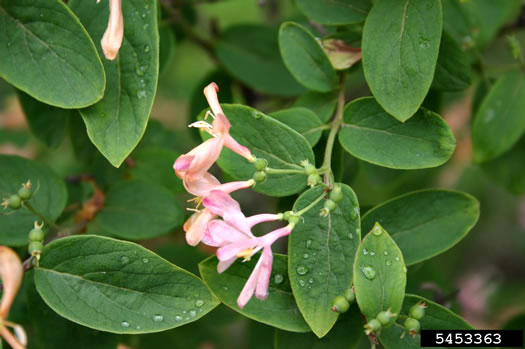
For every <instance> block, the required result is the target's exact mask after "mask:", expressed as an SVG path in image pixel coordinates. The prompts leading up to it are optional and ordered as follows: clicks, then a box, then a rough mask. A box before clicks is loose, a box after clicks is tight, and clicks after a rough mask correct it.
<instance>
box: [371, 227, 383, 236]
mask: <svg viewBox="0 0 525 349" xmlns="http://www.w3.org/2000/svg"><path fill="white" fill-rule="evenodd" d="M372 234H374V235H375V236H380V235H381V234H383V229H381V227H380V226H379V225H376V226H375V227H374V228H373V229H372Z"/></svg>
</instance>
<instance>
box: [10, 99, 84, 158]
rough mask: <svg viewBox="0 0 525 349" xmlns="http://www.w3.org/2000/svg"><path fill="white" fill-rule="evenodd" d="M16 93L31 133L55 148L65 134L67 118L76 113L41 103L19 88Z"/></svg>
mask: <svg viewBox="0 0 525 349" xmlns="http://www.w3.org/2000/svg"><path fill="white" fill-rule="evenodd" d="M17 94H18V100H19V101H20V104H21V106H22V109H23V111H24V114H25V116H26V120H27V123H28V125H29V128H30V129H31V133H32V134H33V135H34V136H35V137H36V138H38V139H39V140H40V141H42V142H43V143H44V144H45V145H47V146H48V147H51V148H57V147H58V146H59V145H60V144H62V142H63V141H64V137H65V135H66V127H67V119H68V117H69V116H70V115H73V114H76V113H75V112H72V111H71V110H67V109H60V108H57V107H53V106H51V105H49V104H45V103H41V102H39V101H38V100H36V99H34V98H33V97H31V96H29V95H28V94H26V93H24V92H22V91H20V90H18V91H17ZM73 116H74V117H75V116H77V115H73Z"/></svg>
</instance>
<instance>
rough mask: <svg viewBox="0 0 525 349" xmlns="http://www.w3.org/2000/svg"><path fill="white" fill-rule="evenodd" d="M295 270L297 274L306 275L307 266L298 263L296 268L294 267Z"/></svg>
mask: <svg viewBox="0 0 525 349" xmlns="http://www.w3.org/2000/svg"><path fill="white" fill-rule="evenodd" d="M295 270H296V271H297V274H299V275H306V274H307V273H308V268H307V267H305V266H304V265H298V266H297V268H295Z"/></svg>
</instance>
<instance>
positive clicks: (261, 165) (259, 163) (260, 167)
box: [253, 159, 268, 171]
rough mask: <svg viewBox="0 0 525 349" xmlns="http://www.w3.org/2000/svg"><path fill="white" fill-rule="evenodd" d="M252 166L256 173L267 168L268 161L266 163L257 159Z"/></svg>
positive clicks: (264, 160)
mask: <svg viewBox="0 0 525 349" xmlns="http://www.w3.org/2000/svg"><path fill="white" fill-rule="evenodd" d="M253 166H254V167H255V169H256V170H257V171H262V170H264V169H265V168H266V167H268V161H266V159H257V160H255V162H254V163H253Z"/></svg>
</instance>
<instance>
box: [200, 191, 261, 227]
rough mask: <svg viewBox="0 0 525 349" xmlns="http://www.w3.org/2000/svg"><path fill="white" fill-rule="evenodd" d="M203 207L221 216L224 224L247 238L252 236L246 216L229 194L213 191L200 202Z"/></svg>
mask: <svg viewBox="0 0 525 349" xmlns="http://www.w3.org/2000/svg"><path fill="white" fill-rule="evenodd" d="M202 204H203V205H204V207H206V208H207V209H209V210H210V211H212V212H213V213H214V214H216V215H218V216H221V217H222V218H223V219H224V220H225V221H226V223H228V224H230V225H232V226H234V227H235V228H237V229H239V230H240V231H242V232H243V233H245V234H247V235H248V236H250V237H251V236H253V235H252V234H251V232H250V228H251V226H249V221H248V219H247V218H246V216H245V215H244V214H243V213H242V211H241V206H240V205H239V203H238V202H237V201H235V200H234V199H233V198H232V197H231V196H230V195H229V194H227V193H225V192H223V191H220V190H213V191H212V192H210V194H209V195H208V196H206V197H205V198H204V200H203V201H202Z"/></svg>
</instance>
